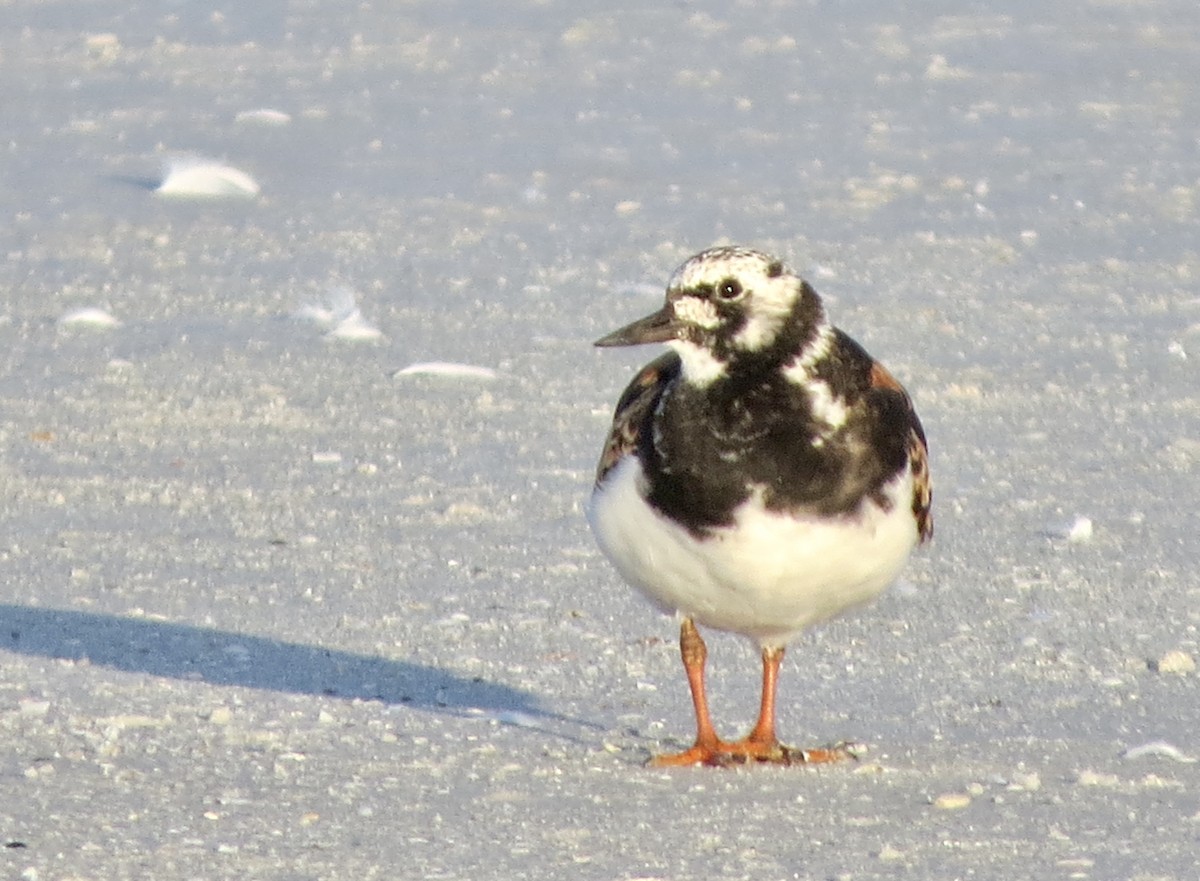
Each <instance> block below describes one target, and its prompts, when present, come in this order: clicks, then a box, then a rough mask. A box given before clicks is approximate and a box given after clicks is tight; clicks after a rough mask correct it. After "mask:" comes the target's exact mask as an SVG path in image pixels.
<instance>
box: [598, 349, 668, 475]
mask: <svg viewBox="0 0 1200 881" xmlns="http://www.w3.org/2000/svg"><path fill="white" fill-rule="evenodd" d="M677 376H679V356H678V355H676V354H675V353H674V352H666V353H665V354H663V355H661V356H659V357H658V358H655V359H654V360H653V361H651V362H650V363H649V364H647V365H646V366H645V367H643V368H642V369H641V370H639V371H638V372H637V376H635V377H634V378H633V381H632V382H630V383H629V385H628V386H627V387H626V388H625V391H624V392H622V393H621V398H620V400H618V401H617V409H616V412H614V413H613V422H612V429H611V430H610V431H609V432H608V438H607V439H606V440H605V441H604V452H602V453H601V454H600V464H599V465H598V466H597V467H596V483H597V484H599V483H601V482H602V481H603V480H604V478H605V477H606V476H607V475H608V472H609V471H611V470H612V469H613V468H614V467H615V466H616V464H617V463H618V462H619V461H621V459H623V458H625V457H626V456H628V455H630V454H632V453H633V452H634V450H636V449H637V446H638V442H639V440H640V438H641V433H642V431H644V430H646V426H647V425H648V424H649V419H650V416H651V414H652V413H653V412H654V408H655V406H657V404H658V399H659V398H660V397H662V393H663V389H665V388H666V387H667V385H668V384H669V383H670V382H671V381H672V380H674V379H675V378H676V377H677Z"/></svg>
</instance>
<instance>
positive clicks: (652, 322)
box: [595, 303, 683, 346]
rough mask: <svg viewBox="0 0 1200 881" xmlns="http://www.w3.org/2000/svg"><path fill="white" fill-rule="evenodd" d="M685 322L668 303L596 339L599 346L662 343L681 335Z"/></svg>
mask: <svg viewBox="0 0 1200 881" xmlns="http://www.w3.org/2000/svg"><path fill="white" fill-rule="evenodd" d="M682 328H683V324H682V323H681V322H680V321H679V319H677V318H676V317H675V310H674V309H673V308H671V305H670V304H669V303H668V304H667V305H666V306H663V307H662V309H660V310H659V311H657V312H655V313H654V314H653V315H647V316H646V317H645V318H639V319H638V320H637V321H635V322H633V324H627V325H625V326H624V327H622V328H621V329H620V330H614V331H613V332H612V333H610V334H609V335H608V336H603V337H601V338H600V339H598V340H596V342H595V345H597V346H640V345H642V344H643V343H661V342H664V341H666V340H673V339H676V338H677V337H678V336H679V331H680V330H681V329H682Z"/></svg>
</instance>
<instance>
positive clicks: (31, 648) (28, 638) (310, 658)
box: [0, 604, 588, 727]
mask: <svg viewBox="0 0 1200 881" xmlns="http://www.w3.org/2000/svg"><path fill="white" fill-rule="evenodd" d="M0 648H3V649H6V650H8V651H11V652H17V653H20V654H24V655H39V656H41V657H46V658H64V659H70V660H82V659H84V658H86V659H87V660H88V661H90V662H91V663H92V664H97V665H101V666H104V667H112V668H114V669H117V670H125V671H128V672H131V673H149V674H150V675H152V676H162V677H166V678H169V679H181V680H187V681H195V682H207V683H209V684H211V685H233V686H241V687H244V688H262V689H267V690H269V691H279V692H286V693H290V694H312V695H324V696H329V697H339V698H347V699H353V698H360V699H362V700H378V701H383V702H384V703H387V704H403V705H405V706H410V707H415V708H419V709H422V710H431V711H435V712H448V713H451V714H454V715H460V714H462V713H464V712H466V711H468V710H483V711H486V712H489V713H499V714H505V713H508V714H521V715H525V716H530V717H534V718H536V719H541V720H549V719H556V720H561V721H570V722H575V723H576V724H585V725H586V724H588V723H581V722H580V721H579V720H570V719H565V718H564V717H562V716H559V715H557V714H555V713H548V712H546V711H544V710H542V709H540V708H539V707H538V706H537V702H536V700H535V699H534V698H533V696H532V695H529V694H527V693H525V692H523V691H520V690H518V689H515V688H510V687H508V686H506V685H497V684H496V683H493V682H487V681H484V680H482V679H478V678H469V677H463V676H458V675H455V674H453V673H448V672H446V671H445V670H439V669H438V668H436V667H428V666H423V665H421V664H414V663H409V662H407V661H393V660H387V659H384V658H379V657H372V656H370V655H357V654H352V653H350V652H344V651H337V650H334V649H325V648H321V647H320V646H312V645H302V644H299V643H292V642H280V641H279V640H275V639H266V638H264V637H261V636H249V635H245V634H240V633H231V632H229V631H225V630H215V629H213V628H208V627H194V626H192V625H189V624H173V623H169V622H163V621H146V620H141V619H135V618H119V617H116V616H113V615H98V614H94V613H91V612H68V611H61V610H57V609H37V608H30V607H28V606H14V605H5V604H0ZM500 718H501V721H505V719H504V717H503V716H500ZM516 724H519V723H516ZM531 727H532V726H531Z"/></svg>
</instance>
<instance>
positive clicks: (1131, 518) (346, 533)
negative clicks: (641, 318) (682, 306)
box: [0, 0, 1200, 881]
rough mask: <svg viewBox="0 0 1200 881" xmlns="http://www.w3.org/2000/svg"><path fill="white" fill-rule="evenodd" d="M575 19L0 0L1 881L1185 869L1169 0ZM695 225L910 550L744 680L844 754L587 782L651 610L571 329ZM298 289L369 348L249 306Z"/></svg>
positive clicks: (639, 278)
mask: <svg viewBox="0 0 1200 881" xmlns="http://www.w3.org/2000/svg"><path fill="white" fill-rule="evenodd" d="M1001 7H1003V8H1001ZM587 9H592V10H593V11H592V12H587V11H585V9H584V7H583V6H581V5H579V4H572V3H566V2H558V3H555V2H549V3H543V2H538V3H527V4H526V3H516V4H504V5H497V4H487V3H479V2H466V3H458V4H456V3H414V4H390V5H389V4H378V3H377V4H369V3H368V4H326V5H325V6H320V5H313V4H308V5H305V4H299V5H297V4H284V3H266V4H256V3H246V4H242V5H241V6H238V5H231V4H225V5H221V6H216V7H214V6H212V5H211V4H141V5H135V6H134V7H130V5H129V4H122V3H117V2H114V0H99V2H95V3H89V4H73V5H72V4H55V3H50V2H46V0H42V2H38V0H17V2H15V3H10V4H8V5H7V6H5V8H4V14H3V16H2V17H0V77H2V78H3V82H4V89H3V91H4V97H3V107H4V112H3V118H4V139H3V160H2V161H0V218H3V223H0V240H2V242H3V247H2V249H0V273H2V282H3V290H4V297H3V300H2V301H0V412H2V413H3V418H2V420H0V478H2V482H0V485H2V486H3V492H2V493H0V500H2V502H0V505H2V507H0V516H2V517H3V528H2V530H0V535H2V536H3V538H2V539H0V573H2V574H0V578H2V582H0V744H2V748H0V844H8V845H10V846H9V847H7V848H3V849H0V877H4V878H13V879H23V881H60V879H61V881H66V879H87V881H115V879H155V881H173V879H198V878H202V879H238V881H245V879H250V878H281V879H318V878H319V879H354V881H362V879H369V878H388V879H432V878H438V879H481V878H496V879H518V878H527V879H564V878H571V879H587V881H591V879H595V881H610V879H635V878H641V879H679V881H685V879H718V881H720V879H754V881H773V879H792V878H801V879H810V878H811V879H831V878H836V879H855V881H859V879H884V878H911V879H922V881H924V879H952V878H976V879H1005V881H1011V879H1027V878H1028V879H1067V878H1084V879H1096V881H1112V879H1132V878H1138V879H1147V881H1148V879H1155V881H1159V879H1171V881H1190V879H1194V878H1196V877H1198V876H1200V871H1198V868H1197V866H1198V857H1197V850H1198V848H1197V840H1198V839H1197V835H1198V830H1200V763H1195V762H1189V761H1184V760H1181V759H1180V757H1182V758H1183V759H1188V758H1191V757H1195V756H1200V742H1198V737H1200V735H1198V733H1197V732H1200V689H1198V686H1197V678H1196V677H1197V674H1196V672H1195V663H1194V662H1195V659H1196V658H1197V657H1200V637H1198V636H1197V626H1198V624H1200V612H1198V611H1197V610H1198V609H1200V586H1198V581H1197V576H1196V560H1197V557H1198V556H1200V539H1198V538H1197V535H1198V531H1200V530H1198V525H1200V524H1198V521H1197V515H1196V513H1195V508H1196V500H1197V498H1200V421H1198V413H1200V399H1198V397H1197V394H1198V393H1197V390H1198V389H1200V366H1198V364H1200V359H1197V358H1195V357H1190V358H1189V357H1187V354H1188V353H1192V354H1194V353H1195V352H1196V351H1198V350H1200V295H1198V294H1197V278H1198V277H1200V256H1198V254H1200V250H1198V246H1197V243H1198V242H1200V224H1198V221H1197V213H1196V206H1197V187H1198V184H1197V181H1198V180H1200V154H1198V153H1197V149H1196V143H1197V136H1198V129H1197V119H1198V117H1197V108H1196V104H1195V100H1194V97H1195V94H1196V83H1197V82H1200V24H1198V22H1200V19H1198V18H1197V16H1196V14H1195V6H1194V3H1193V2H1192V0H1161V2H1157V3H1151V4H1146V3H1137V2H1132V0H1129V2H1121V0H1115V2H1106V3H1094V4H1079V3H1073V2H1068V0H1052V2H1048V3H1021V4H1008V5H1005V4H999V5H997V6H996V11H995V12H990V13H988V12H983V11H981V10H982V9H983V5H980V4H967V5H963V4H958V5H955V4H949V3H930V4H923V3H909V4H893V3H874V4H868V3H855V4H835V3H816V4H810V3H799V4H775V3H767V2H763V3H743V4H727V3H717V2H711V0H706V2H701V3H689V4H642V3H623V4H622V3H618V4H615V5H614V4H607V5H603V4H601V5H589V6H588V7H587ZM264 107H269V108H271V109H273V110H275V111H277V112H278V113H280V114H286V115H287V116H288V117H290V122H288V123H287V124H285V125H248V124H246V122H245V119H246V117H245V116H244V115H242V114H245V113H247V112H250V111H255V110H257V109H259V108H264ZM239 115H242V116H241V119H242V121H241V122H239ZM177 153H194V154H197V155H204V156H212V157H218V158H219V159H220V161H222V162H224V163H227V164H229V165H230V166H232V167H234V168H237V169H244V170H245V171H246V172H247V173H248V174H252V175H253V178H254V180H255V181H257V182H258V183H259V184H260V185H261V188H262V189H261V193H260V194H259V195H258V196H257V197H256V198H254V199H244V200H201V201H186V200H170V199H161V198H157V197H155V196H154V194H153V193H152V187H153V186H154V185H155V184H156V183H157V181H158V179H159V171H158V169H159V166H160V162H161V160H162V158H163V157H164V156H166V155H173V154H177ZM727 240H732V241H737V242H743V243H746V244H749V245H755V246H758V247H763V248H767V249H770V250H774V251H776V252H778V253H780V254H781V255H782V256H784V257H786V258H787V259H788V260H789V261H790V262H791V263H793V264H794V265H795V266H797V267H798V268H801V269H805V270H807V271H808V274H809V275H810V277H812V278H813V280H814V282H815V283H816V284H817V286H818V288H819V289H820V290H822V291H823V292H824V293H825V294H826V296H827V300H828V304H829V308H830V311H831V313H832V314H833V315H834V316H835V318H836V320H837V321H838V323H840V324H841V325H842V326H843V327H845V328H846V329H847V330H848V331H850V332H851V333H852V334H853V335H854V336H856V337H857V338H859V339H860V340H862V341H863V342H864V344H866V345H868V347H869V348H870V349H871V351H872V352H873V353H875V354H877V355H878V356H880V357H881V358H883V359H884V360H885V361H886V363H887V364H888V365H889V367H890V368H891V370H892V371H893V372H894V373H895V374H896V375H897V376H898V377H899V378H901V379H902V380H903V381H904V382H905V383H906V384H907V385H908V387H909V388H910V390H911V391H912V393H913V395H914V397H915V399H916V402H917V405H918V409H919V411H920V413H921V415H922V417H923V419H924V421H925V425H926V427H927V429H928V433H929V436H930V443H931V448H932V465H933V473H934V476H935V480H936V496H935V504H936V514H937V536H936V538H935V540H934V543H933V545H932V546H931V547H929V548H928V549H927V550H926V551H924V552H922V553H921V554H920V555H919V556H918V557H917V558H916V559H915V560H914V562H913V564H912V565H911V566H910V567H909V569H908V571H907V573H906V575H905V581H904V584H903V586H902V589H900V590H894V591H892V592H891V593H890V594H888V595H887V596H886V597H885V598H884V599H883V600H882V601H881V602H879V603H877V604H876V605H874V606H873V607H871V608H870V609H868V610H865V611H864V612H862V613H860V614H857V615H856V616H854V617H851V618H847V619H844V620H841V621H837V622H835V623H833V624H831V625H829V626H827V627H825V628H822V629H821V630H819V631H816V632H814V633H813V634H812V636H811V638H810V639H808V640H806V641H804V642H803V643H801V644H798V645H796V646H795V647H794V648H793V650H792V651H791V652H790V654H789V656H788V659H787V661H786V663H785V671H784V677H783V680H782V688H781V703H782V706H781V719H780V724H781V727H782V732H783V734H784V735H786V736H787V738H788V739H789V740H790V741H791V742H793V743H797V744H800V745H804V744H808V745H815V744H818V743H823V742H827V741H832V740H838V739H850V740H855V741H859V742H864V743H866V744H867V745H868V746H869V747H870V752H869V753H868V754H867V756H866V757H865V758H864V759H863V761H862V762H860V764H859V765H858V766H857V767H845V768H830V769H822V770H816V771H814V770H805V769H771V768H758V769H746V770H742V771H714V770H708V769H698V770H685V771H680V772H672V773H665V772H662V771H657V770H648V769H646V768H644V767H642V765H641V762H642V760H643V759H644V758H645V757H646V756H647V755H648V754H649V753H650V752H651V751H654V750H660V749H666V748H672V747H676V746H678V745H679V744H680V743H682V742H684V741H686V740H687V738H688V737H689V734H690V725H691V722H690V709H689V704H688V700H687V695H686V688H685V685H684V682H683V678H682V674H681V672H680V670H679V665H678V659H677V657H676V653H675V629H674V625H673V623H672V622H671V621H669V620H667V619H664V618H661V617H659V616H657V615H656V614H655V613H654V612H652V611H651V610H650V609H649V608H648V607H646V606H645V605H644V604H643V603H642V602H641V601H639V600H638V599H637V598H636V597H635V596H634V595H633V593H632V591H631V590H629V589H628V588H626V587H625V586H623V585H622V584H620V583H619V581H618V579H617V577H616V576H615V574H614V573H613V571H612V570H611V569H610V567H609V566H608V565H607V564H606V563H605V562H604V561H603V560H602V559H601V557H600V556H599V554H598V552H597V551H596V549H595V547H594V545H593V543H592V540H591V538H590V536H589V535H588V533H587V529H586V526H585V524H584V521H583V517H582V514H581V502H582V500H583V498H584V497H585V495H586V493H587V492H588V490H589V487H590V483H591V475H592V469H593V465H594V460H595V457H596V455H597V454H598V452H599V446H600V443H601V441H602V438H603V435H604V432H605V430H606V426H607V419H608V413H609V408H610V407H611V405H612V404H613V402H614V401H615V399H616V396H617V394H618V393H619V392H620V390H621V388H622V387H623V385H624V383H625V382H626V381H627V379H628V378H629V374H630V371H631V370H632V369H633V368H634V367H635V365H637V364H638V363H641V362H643V361H645V360H648V359H649V358H650V357H652V355H653V354H654V353H653V351H652V350H644V351H630V352H622V353H615V352H612V351H598V350H594V349H592V348H591V346H590V341H591V340H593V339H595V338H597V337H598V336H600V335H601V334H603V333H605V332H607V331H609V330H611V329H613V328H615V327H617V326H619V325H621V324H623V323H625V322H627V321H629V320H631V319H632V318H634V317H637V316H638V315H641V314H644V313H645V312H647V311H648V310H649V309H650V308H652V307H653V306H654V305H655V302H656V300H657V297H658V294H656V293H651V292H652V291H655V290H657V289H659V288H660V286H661V285H662V284H663V282H665V280H666V278H667V276H668V274H669V272H670V271H671V269H672V268H674V267H675V266H676V265H677V264H678V263H679V262H680V261H681V260H682V259H684V258H685V257H687V256H688V255H690V254H691V253H693V252H695V251H698V250H700V249H701V248H703V247H707V246H709V245H711V244H714V243H717V242H721V241H727ZM339 279H344V280H345V281H346V283H347V284H348V285H350V286H352V287H353V289H354V291H355V292H356V294H357V306H358V307H359V308H361V309H362V314H363V315H365V316H367V317H368V318H369V321H370V325H371V326H372V327H377V328H378V330H379V331H380V332H381V333H382V337H381V338H379V339H378V340H377V341H376V342H375V344H373V345H357V344H344V345H343V344H338V345H331V344H329V343H328V342H326V341H325V340H324V338H323V336H322V334H321V333H317V332H314V330H313V328H312V327H311V326H308V325H306V324H304V323H302V322H296V321H294V320H291V316H292V315H293V314H294V313H295V310H296V309H297V308H299V307H300V306H302V305H303V304H306V303H313V302H322V298H323V296H324V293H325V292H326V291H328V290H329V288H330V285H331V284H336V283H338V280H339ZM101 306H102V307H103V308H104V310H105V311H106V312H107V313H108V314H111V315H113V316H118V317H119V318H120V322H121V323H120V325H119V326H113V327H110V328H108V329H107V330H104V331H103V332H64V331H63V330H62V329H61V328H60V327H59V326H58V320H59V319H60V317H62V316H64V315H68V314H71V313H72V312H75V311H76V310H80V309H87V308H97V307H101ZM428 362H446V363H454V364H467V365H480V366H486V367H488V368H489V369H492V370H494V371H495V372H496V375H497V378H496V379H495V380H494V381H492V382H489V383H479V382H464V381H455V382H451V381H446V380H444V379H443V380H440V381H434V380H430V379H424V380H422V379H420V378H412V379H408V378H405V379H404V380H403V381H400V380H397V379H396V378H394V374H395V373H396V371H398V370H400V369H401V368H403V367H405V366H406V365H410V364H413V363H428ZM1081 518H1082V519H1081ZM1083 519H1086V521H1087V523H1088V524H1089V526H1090V530H1091V531H1090V532H1089V534H1088V537H1087V540H1086V541H1081V540H1077V541H1072V540H1071V535H1070V530H1069V529H1068V530H1067V531H1066V532H1063V531H1061V530H1058V531H1056V530H1055V529H1054V528H1051V529H1048V528H1047V524H1050V525H1052V526H1054V527H1057V526H1058V525H1060V524H1066V525H1067V526H1068V527H1069V526H1070V525H1071V524H1075V523H1080V522H1082V520H1083ZM710 649H711V652H712V667H713V670H712V674H713V683H712V700H713V704H714V709H715V712H716V715H717V718H718V721H719V723H720V725H721V727H722V729H723V730H724V731H725V732H727V733H729V734H733V733H735V732H737V731H738V730H739V729H740V728H742V727H743V726H746V725H748V724H749V722H750V720H751V718H752V715H753V711H754V706H755V701H756V697H757V695H756V689H757V669H758V662H757V659H756V658H755V656H754V653H753V651H752V650H751V649H750V648H749V646H747V645H745V644H743V643H742V642H739V641H738V640H736V639H733V638H730V637H721V636H714V637H713V638H712V639H711V640H710ZM1189 659H1190V660H1191V664H1190V665H1189V663H1188V660H1189Z"/></svg>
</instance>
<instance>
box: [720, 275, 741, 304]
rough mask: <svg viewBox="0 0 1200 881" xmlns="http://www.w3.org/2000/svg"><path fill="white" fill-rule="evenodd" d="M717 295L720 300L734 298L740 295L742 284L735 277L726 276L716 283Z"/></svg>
mask: <svg viewBox="0 0 1200 881" xmlns="http://www.w3.org/2000/svg"><path fill="white" fill-rule="evenodd" d="M717 295H718V296H719V297H720V298H721V299H722V300H736V299H737V298H738V297H740V296H741V295H742V285H741V282H739V281H738V280H737V279H736V278H727V279H725V280H724V281H723V282H721V283H720V284H719V285H717Z"/></svg>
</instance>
